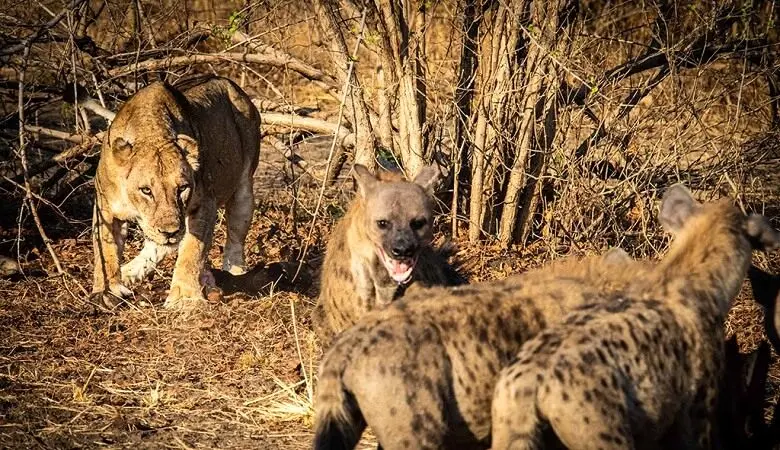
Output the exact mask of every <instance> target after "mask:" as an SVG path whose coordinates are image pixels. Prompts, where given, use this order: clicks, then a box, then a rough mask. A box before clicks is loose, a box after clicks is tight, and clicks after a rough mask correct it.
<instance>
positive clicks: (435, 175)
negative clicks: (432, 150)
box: [414, 165, 441, 194]
mask: <svg viewBox="0 0 780 450" xmlns="http://www.w3.org/2000/svg"><path fill="white" fill-rule="evenodd" d="M439 178H441V171H440V170H439V167H438V166H436V165H430V166H425V167H423V168H422V170H421V171H420V173H418V174H417V176H416V177H414V183H415V184H417V185H419V186H421V187H422V188H423V189H425V191H426V192H428V193H429V194H433V191H434V189H435V188H436V183H438V181H439Z"/></svg>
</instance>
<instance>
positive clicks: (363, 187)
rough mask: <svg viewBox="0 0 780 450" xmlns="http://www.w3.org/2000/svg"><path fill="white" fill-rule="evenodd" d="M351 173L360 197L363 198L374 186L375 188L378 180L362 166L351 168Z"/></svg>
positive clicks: (356, 165)
mask: <svg viewBox="0 0 780 450" xmlns="http://www.w3.org/2000/svg"><path fill="white" fill-rule="evenodd" d="M352 172H353V176H354V177H355V182H356V183H357V188H358V193H359V194H360V196H361V197H363V198H365V197H366V196H367V195H368V193H369V192H370V191H371V190H372V189H374V186H376V184H377V183H378V182H379V180H378V179H377V177H376V176H375V175H374V174H373V173H371V171H370V170H368V168H367V167H366V166H364V165H363V164H355V165H354V166H352Z"/></svg>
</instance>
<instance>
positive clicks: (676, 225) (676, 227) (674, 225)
mask: <svg viewBox="0 0 780 450" xmlns="http://www.w3.org/2000/svg"><path fill="white" fill-rule="evenodd" d="M700 207H701V204H700V203H699V202H697V201H696V199H694V198H693V195H691V191H689V190H688V188H686V187H685V186H683V185H682V184H675V185H674V186H672V187H670V188H669V189H667V190H666V192H665V193H664V197H663V199H662V200H661V210H660V212H659V213H658V220H660V222H661V225H663V227H664V228H665V229H666V231H669V232H671V233H677V232H679V231H680V230H681V229H682V228H683V226H685V223H686V222H688V219H690V218H691V216H693V215H694V214H696V212H697V211H698V210H699V208H700Z"/></svg>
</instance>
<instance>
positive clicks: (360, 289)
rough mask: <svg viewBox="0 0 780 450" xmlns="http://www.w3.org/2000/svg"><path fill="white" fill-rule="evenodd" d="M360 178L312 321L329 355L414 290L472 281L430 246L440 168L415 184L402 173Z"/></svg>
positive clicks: (336, 234) (330, 248) (365, 173)
mask: <svg viewBox="0 0 780 450" xmlns="http://www.w3.org/2000/svg"><path fill="white" fill-rule="evenodd" d="M353 170H354V175H355V181H356V183H357V188H358V195H357V196H356V198H355V199H354V200H353V202H352V203H351V205H350V207H349V209H348V211H347V213H346V215H345V216H344V217H343V218H342V219H341V220H340V221H339V223H338V224H336V226H335V227H334V230H333V233H332V235H331V237H330V240H329V242H328V245H327V248H326V251H325V261H324V263H323V266H322V275H321V283H320V295H319V299H318V302H317V306H316V308H315V310H314V314H313V322H314V326H315V331H316V332H317V334H318V335H319V337H320V341H321V343H322V344H323V346H324V347H327V346H328V345H329V343H330V341H331V340H332V338H333V336H334V335H336V334H338V333H340V332H341V331H343V330H345V329H347V328H349V327H350V326H352V325H353V324H354V323H355V322H356V321H357V320H358V319H360V317H362V316H363V315H364V314H366V313H367V312H368V311H371V310H373V309H376V308H381V307H384V306H387V305H388V304H390V303H391V302H392V301H393V300H395V299H397V298H399V297H401V296H402V295H403V294H404V292H405V290H406V289H407V288H408V287H410V286H436V285H456V284H462V283H463V282H464V281H465V280H464V279H463V278H462V277H461V276H460V275H459V274H458V273H457V271H455V269H453V268H452V267H451V266H450V265H449V264H448V263H447V256H446V255H445V254H444V252H443V251H441V250H438V249H434V248H432V246H431V239H432V237H433V198H432V195H433V189H434V185H435V184H436V182H437V180H438V179H439V176H440V175H439V170H438V168H436V167H435V166H427V167H425V168H423V170H422V171H421V172H420V173H419V174H418V175H417V176H416V177H415V178H414V180H413V181H411V182H409V181H406V180H405V179H404V177H403V175H402V174H401V173H400V172H397V171H380V172H379V173H378V174H377V175H373V174H372V173H371V172H369V170H368V169H366V168H365V167H364V166H362V165H359V164H356V165H355V167H354V168H353Z"/></svg>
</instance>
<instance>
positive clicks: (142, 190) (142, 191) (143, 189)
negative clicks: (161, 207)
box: [139, 186, 152, 197]
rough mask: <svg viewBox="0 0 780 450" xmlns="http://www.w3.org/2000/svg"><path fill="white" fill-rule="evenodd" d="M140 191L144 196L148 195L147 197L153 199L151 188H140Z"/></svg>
mask: <svg viewBox="0 0 780 450" xmlns="http://www.w3.org/2000/svg"><path fill="white" fill-rule="evenodd" d="M139 190H140V191H141V193H142V194H144V195H146V196H148V197H151V196H152V190H151V189H149V188H148V187H146V186H144V187H142V188H140V189H139Z"/></svg>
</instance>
